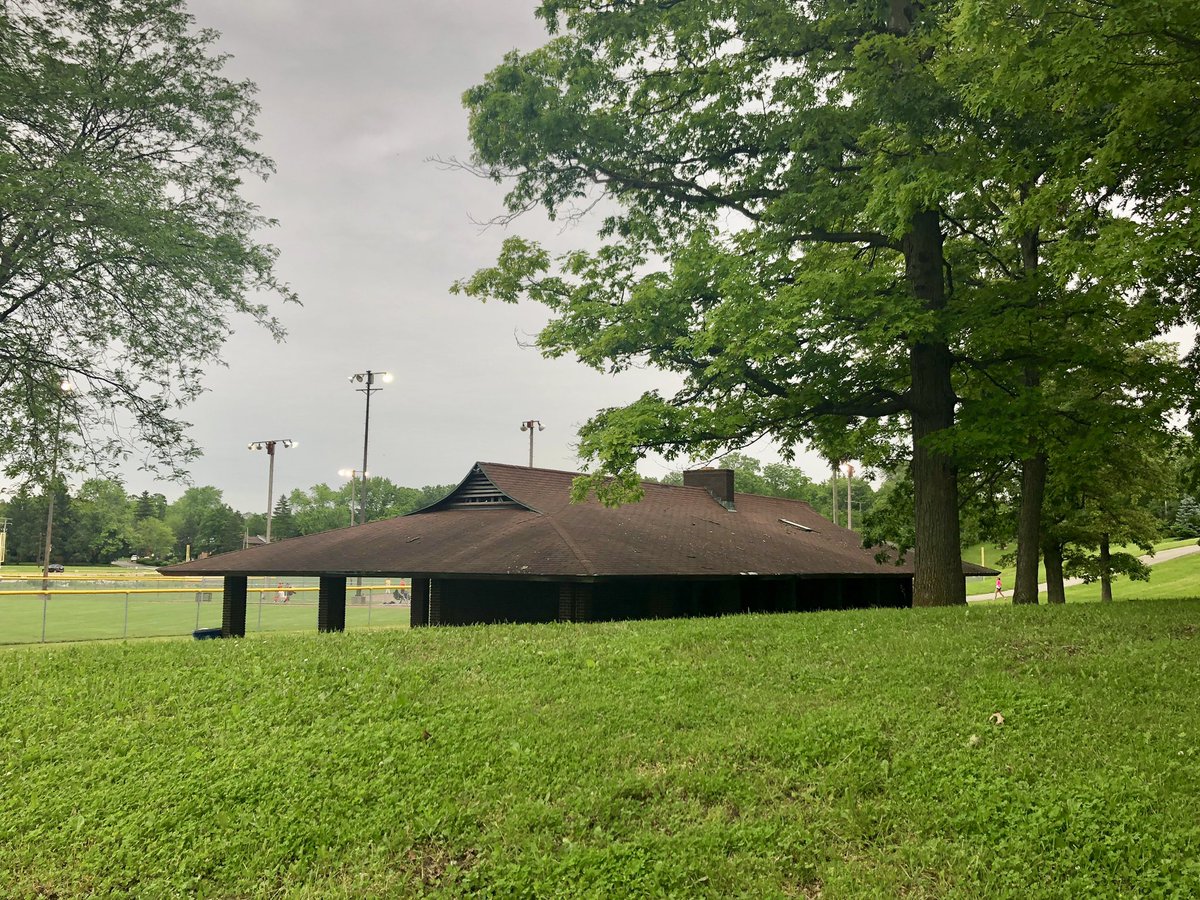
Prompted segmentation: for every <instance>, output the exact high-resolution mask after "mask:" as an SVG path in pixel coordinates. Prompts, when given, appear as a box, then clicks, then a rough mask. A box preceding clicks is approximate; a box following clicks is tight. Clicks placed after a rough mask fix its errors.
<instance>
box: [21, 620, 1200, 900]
mask: <svg viewBox="0 0 1200 900" xmlns="http://www.w3.org/2000/svg"><path fill="white" fill-rule="evenodd" d="M1197 684H1200V601H1197V600H1188V601H1179V600H1176V601H1159V602H1154V603H1115V604H1112V605H1106V606H1100V605H1098V604H1077V605H1067V606H1065V607H1056V608H1048V607H1045V606H1042V607H1026V608H1013V607H1011V606H997V607H991V606H988V607H985V608H980V607H971V608H967V609H963V608H956V609H943V610H871V611H862V612H857V611H855V612H842V613H819V614H799V615H777V616H730V617H726V618H723V619H694V620H686V621H659V622H633V623H613V624H603V625H565V626H556V625H549V626H546V625H536V626H491V627H476V628H446V629H417V630H413V631H408V630H394V631H383V632H377V633H345V634H339V635H307V634H305V635H273V636H270V637H250V638H247V639H245V640H240V641H204V642H186V641H179V642H176V641H172V642H142V643H107V644H89V645H74V646H62V647H22V648H13V649H10V650H8V651H6V652H4V653H0V691H2V692H3V694H2V695H3V696H4V698H5V703H4V704H2V705H0V872H4V873H6V875H5V877H4V878H3V879H0V896H5V897H50V896H57V897H71V896H82V895H100V896H111V895H121V896H127V895H135V896H146V897H172V896H178V897H183V896H188V897H192V896H205V897H246V896H271V897H312V898H315V897H321V898H325V897H362V898H366V897H379V896H388V897H393V896H401V897H402V896H413V897H416V896H428V895H435V896H438V895H441V896H464V895H471V896H489V897H534V896H544V897H559V896H587V897H662V896H675V897H705V896H711V897H729V896H745V897H810V898H811V897H822V898H826V900H828V898H839V897H895V896H905V897H961V898H977V897H1014V898H1017V897H1019V898H1027V897H1046V898H1051V897H1053V898H1060V897H1093V896H1107V897H1114V896H1128V897H1135V896H1160V897H1181V898H1182V897H1194V896H1196V895H1198V894H1200V807H1198V806H1197V803H1196V797H1197V796H1198V795H1200V749H1198V741H1197V735H1198V734H1200V726H1197V722H1198V721H1200V691H1197V690H1196V685H1197ZM995 713H999V714H1001V715H1002V716H1003V722H1002V723H1001V724H997V722H996V720H995V719H994V718H993V714H995Z"/></svg>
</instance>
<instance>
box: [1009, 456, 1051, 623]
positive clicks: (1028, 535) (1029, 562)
mask: <svg viewBox="0 0 1200 900" xmlns="http://www.w3.org/2000/svg"><path fill="white" fill-rule="evenodd" d="M1046 468H1047V464H1046V454H1044V453H1038V454H1036V455H1034V456H1032V457H1030V458H1029V459H1025V460H1022V461H1021V510H1020V514H1019V516H1018V519H1017V580H1016V583H1015V584H1014V586H1013V597H1012V602H1013V603H1037V602H1038V550H1039V547H1040V545H1041V540H1040V536H1039V531H1040V528H1041V522H1042V499H1043V498H1044V497H1045V495H1046ZM1048 565H1049V562H1047V566H1048ZM1047 574H1048V573H1047Z"/></svg>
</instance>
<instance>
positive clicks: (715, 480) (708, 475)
mask: <svg viewBox="0 0 1200 900" xmlns="http://www.w3.org/2000/svg"><path fill="white" fill-rule="evenodd" d="M683 483H684V484H685V485H687V486H688V487H702V488H704V489H705V490H706V491H708V492H709V493H710V494H712V495H713V499H714V500H716V501H717V502H718V503H720V504H721V505H722V506H724V507H725V508H726V509H728V510H732V509H733V469H711V468H704V469H691V470H690V471H687V472H684V473H683Z"/></svg>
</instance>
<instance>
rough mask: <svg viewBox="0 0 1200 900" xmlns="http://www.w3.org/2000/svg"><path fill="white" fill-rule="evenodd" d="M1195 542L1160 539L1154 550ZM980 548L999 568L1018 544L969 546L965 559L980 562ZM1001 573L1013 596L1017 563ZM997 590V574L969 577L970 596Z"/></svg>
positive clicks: (1042, 573) (1042, 571)
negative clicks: (985, 576)
mask: <svg viewBox="0 0 1200 900" xmlns="http://www.w3.org/2000/svg"><path fill="white" fill-rule="evenodd" d="M1195 544H1196V539H1195V538H1183V539H1182V540H1178V539H1172V540H1167V541H1159V542H1158V543H1156V544H1155V545H1154V551H1155V552H1156V553H1157V552H1159V551H1162V550H1171V549H1174V548H1175V547H1187V546H1194V545H1195ZM980 550H982V551H983V558H984V559H985V560H986V562H985V563H984V565H987V566H989V567H991V568H993V569H995V568H998V567H997V565H996V562H997V560H999V559H1000V557H1002V556H1004V555H1005V554H1007V553H1015V552H1016V546H1015V545H1009V546H1006V547H999V546H997V545H996V544H975V545H974V546H971V547H968V548H967V549H966V550H964V551H963V555H962V558H963V559H965V560H966V561H967V562H972V563H978V562H979V561H980ZM1112 551H1113V552H1114V553H1117V552H1129V553H1136V554H1137V555H1139V556H1140V555H1141V552H1142V551H1141V550H1140V549H1139V548H1137V547H1127V546H1118V547H1113V548H1112ZM1000 573H1001V574H1000V577H1001V578H1002V579H1003V583H1004V593H1005V595H1006V596H1011V594H1012V589H1013V585H1014V584H1015V583H1016V580H1017V567H1016V564H1015V563H1010V564H1009V565H1007V566H1004V567H1003V568H1001V569H1000ZM1045 580H1046V567H1045V566H1044V565H1042V563H1041V562H1040V561H1039V562H1038V584H1042V583H1043V582H1045ZM995 590H996V578H995V576H992V577H991V578H968V579H967V594H968V596H975V595H978V594H992V593H995ZM1068 596H1069V595H1068ZM1168 596H1170V595H1168ZM1174 596H1192V593H1187V594H1183V595H1180V594H1175V595H1174Z"/></svg>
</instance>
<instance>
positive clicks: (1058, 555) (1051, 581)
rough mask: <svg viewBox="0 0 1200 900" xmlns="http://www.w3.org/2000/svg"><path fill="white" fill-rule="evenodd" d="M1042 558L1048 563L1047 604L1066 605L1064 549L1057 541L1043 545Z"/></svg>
mask: <svg viewBox="0 0 1200 900" xmlns="http://www.w3.org/2000/svg"><path fill="white" fill-rule="evenodd" d="M1042 558H1043V559H1045V561H1046V602H1047V603H1066V602H1067V593H1066V587H1065V586H1064V585H1063V548H1062V544H1060V543H1058V542H1057V541H1046V542H1045V543H1044V544H1042Z"/></svg>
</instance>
